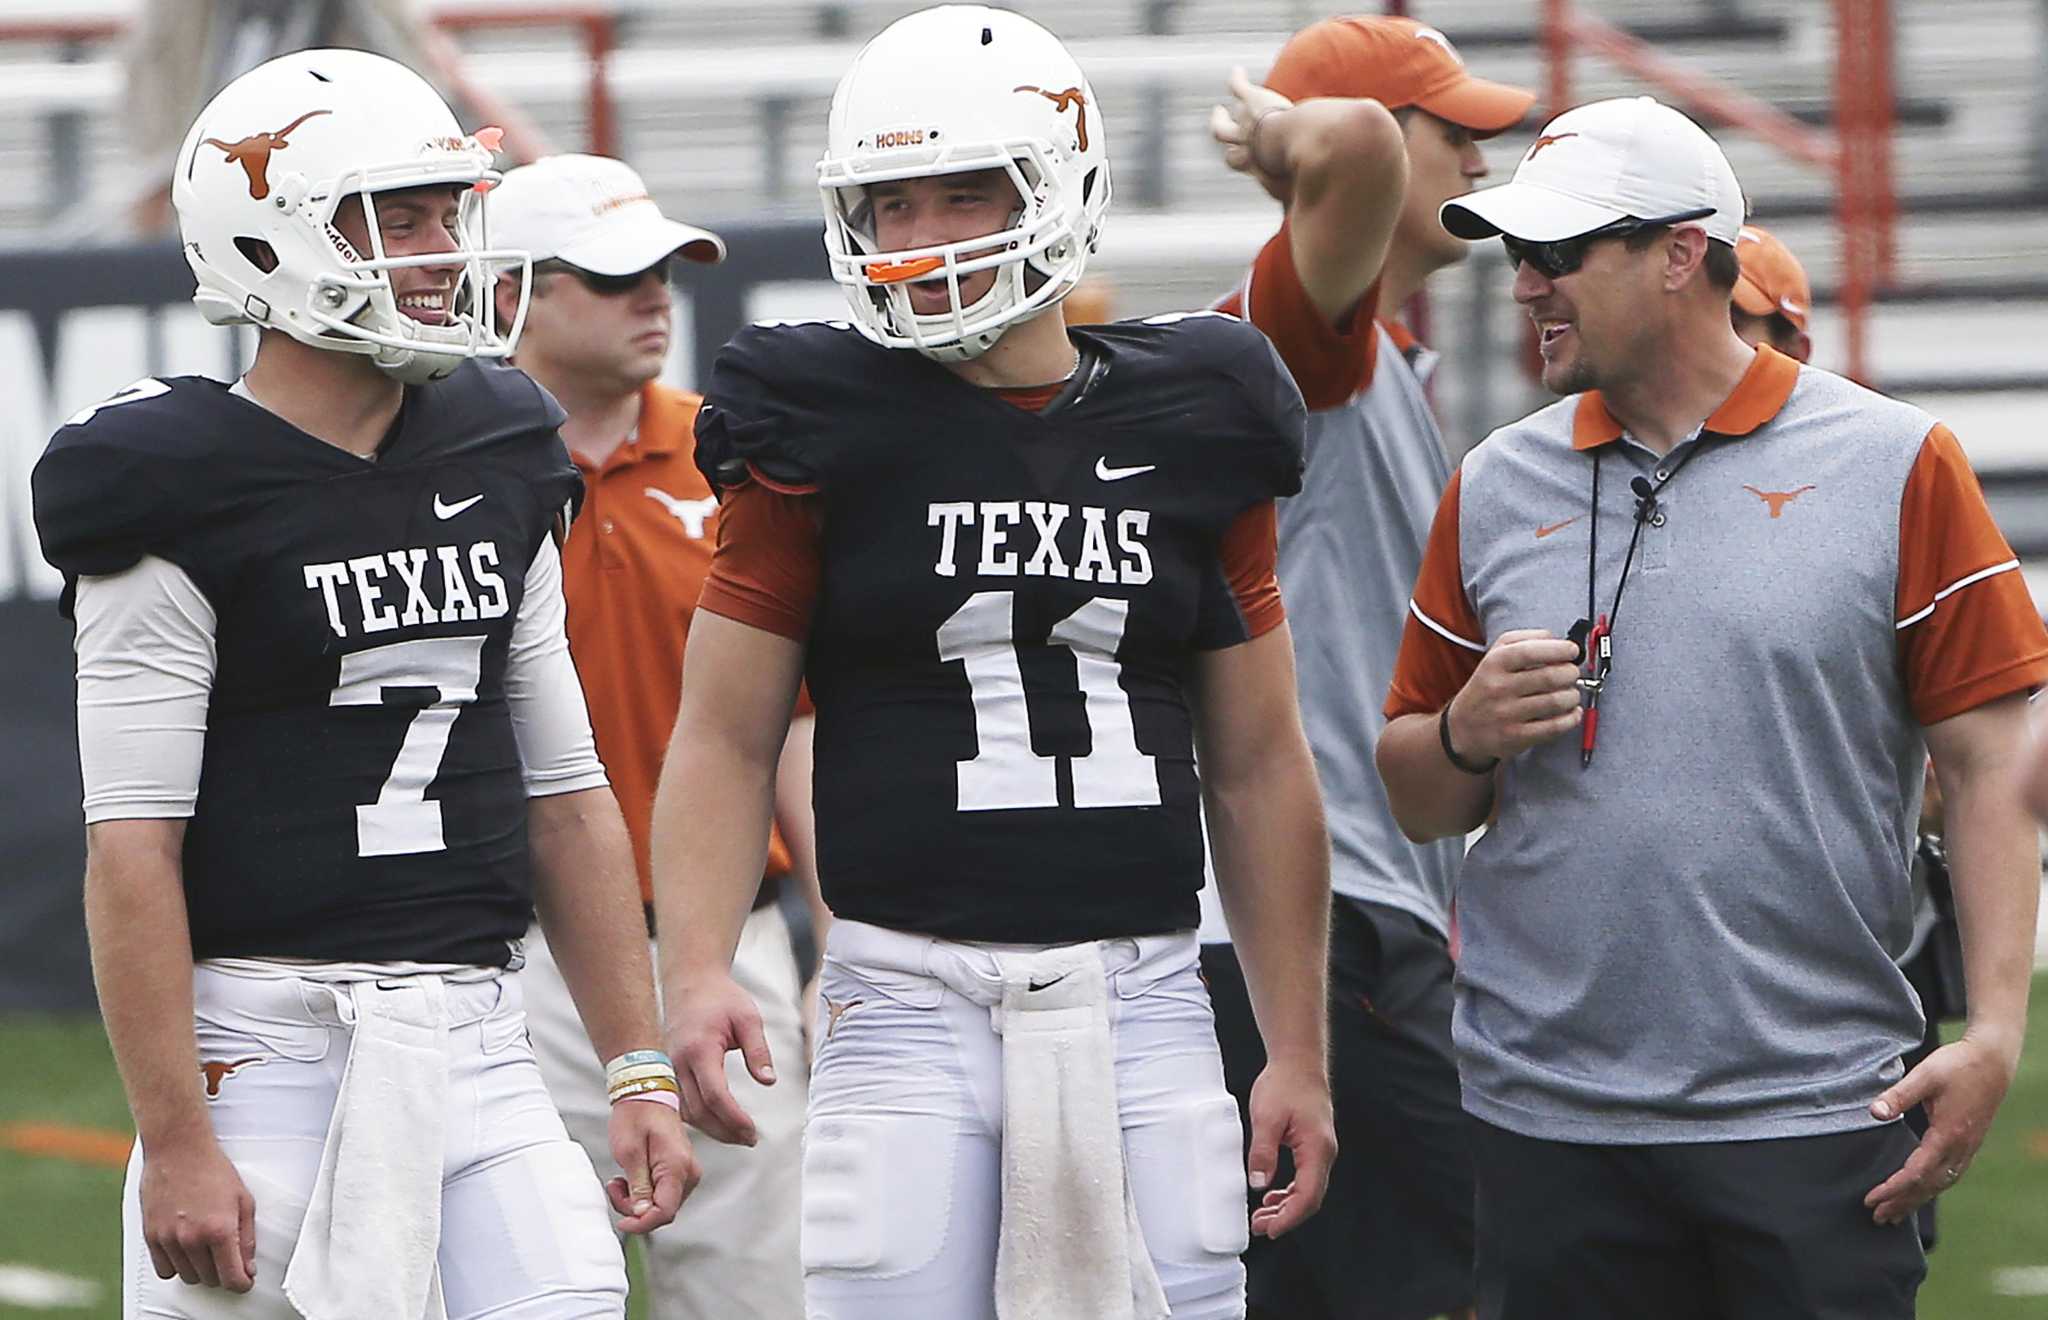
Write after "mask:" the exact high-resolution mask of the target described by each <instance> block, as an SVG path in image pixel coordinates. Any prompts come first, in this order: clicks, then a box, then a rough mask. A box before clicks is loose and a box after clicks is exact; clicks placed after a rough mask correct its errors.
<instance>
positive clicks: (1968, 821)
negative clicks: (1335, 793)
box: [1379, 98, 2048, 1320]
mask: <svg viewBox="0 0 2048 1320" xmlns="http://www.w3.org/2000/svg"><path fill="white" fill-rule="evenodd" d="M1743 210H1744V207H1743V199H1742V193H1741V190H1740V188H1739V187H1738V186H1737V184H1736V180H1735V176H1734V173H1733V171H1732V170H1730V168H1729V166H1728V162H1727V160H1726V159H1725V158H1724V157H1723V156H1722V154H1721V151H1720V149H1719V148H1718V147H1717V146H1715V145H1714V143H1713V141H1712V139H1710V138H1709V137H1708V136H1707V135H1706V134H1705V133H1703V132H1701V131H1700V129H1699V128H1698V127H1697V126H1696V125H1694V124H1693V123H1692V122H1691V121H1690V120H1688V119H1686V118H1685V117H1684V116H1682V115H1680V114H1678V113H1677V112H1676V111H1673V110H1670V109H1668V108H1667V107H1665V106H1662V105H1659V104H1657V103H1656V102H1654V101H1652V100H1649V99H1648V98H1637V99H1634V100H1623V101H1604V102H1600V103H1597V104H1594V105H1589V106H1584V107H1581V108H1580V109H1577V110H1573V111H1571V112H1569V113H1567V114H1565V115H1562V116H1560V117H1559V118H1558V119H1556V120H1553V121H1552V122H1551V123H1550V124H1549V125H1548V126H1546V128H1545V129H1544V132H1543V133H1542V135H1540V136H1539V137H1538V138H1537V139H1536V142H1535V144H1534V145H1533V146H1532V147H1531V148H1530V150H1529V153H1528V155H1527V156H1525V157H1524V158H1523V161H1522V163H1521V165H1520V167H1519V168H1518V169H1517V170H1516V172H1515V178H1514V180H1513V181H1512V182H1511V183H1509V184H1507V185H1505V186H1503V187H1499V188H1493V189H1488V190H1485V191H1482V192H1478V193H1474V194H1472V195H1470V196H1468V197H1466V198H1464V199H1462V200H1459V201H1454V202H1452V203H1450V204H1448V205H1447V206H1446V207H1445V208H1444V213H1443V215H1444V223H1445V226H1446V227H1447V228H1449V229H1450V230H1451V231H1452V232H1453V233H1457V234H1459V235H1461V236H1463V237H1467V238H1475V239H1476V238H1484V237H1489V236H1494V235H1498V236H1500V237H1502V238H1503V240H1504V241H1505V242H1506V245H1507V248H1508V252H1509V256H1510V259H1511V260H1512V261H1513V263H1514V264H1515V267H1516V272H1517V273H1516V279H1515V298H1516V300H1517V301H1518V302H1519V303H1521V304H1522V305H1523V306H1525V307H1526V308H1527V309H1528V310H1529V313H1530V316H1531V318H1532V319H1533V320H1534V321H1535V323H1536V325H1537V327H1538V330H1539V332H1540V335H1541V348H1542V357H1543V382H1544V384H1545V385H1546V386H1547V387H1548V388H1550V389H1552V390H1554V391H1556V392H1557V393H1559V394H1562V395H1567V396H1568V397H1566V398H1564V399H1563V400H1561V401H1560V402H1558V403H1556V404H1553V405H1551V406H1550V407H1548V408H1545V409H1543V410H1542V411H1540V412H1537V413H1535V414H1533V415H1531V416H1530V417H1527V418H1525V419H1523V420H1522V421H1520V422H1517V423H1515V424H1514V425H1512V426H1508V427H1504V428H1502V429H1501V430H1500V431H1497V432H1496V433H1494V434H1493V435H1492V436H1490V437H1488V438H1487V440H1486V441H1485V442H1484V443H1483V444H1481V445H1480V446H1479V447H1478V448H1477V449H1475V450H1473V451H1472V453H1470V454H1469V455H1467V456H1466V458H1465V460H1464V462H1463V463H1462V464H1461V465H1460V468H1459V471H1458V472H1457V474H1456V475H1455V476H1454V477H1453V479H1452V482H1451V484H1450V486H1449V488H1448V489H1447V490H1446V492H1445V495H1444V499H1443V502H1442V505H1441V506H1440V508H1439V509H1438V512H1437V517H1436V522H1435V524H1434V526H1433V527H1432V529H1431V532H1430V542H1429V546H1428V549H1427V551H1426V552H1425V554H1424V558H1423V566H1422V571H1421V574H1420V576H1419V578H1418V580H1417V583H1416V588H1415V594H1414V598H1413V601H1412V602H1411V606H1410V618H1409V622H1408V627H1407V633H1406V635H1405V637H1404V638H1403V642H1402V649H1401V655H1400V658H1399V660H1398V662H1397V664H1396V667H1395V673H1394V682H1393V686H1392V691H1391V693H1390V696H1389V699H1388V705H1387V714H1388V716H1389V719H1390V723H1389V725H1388V727H1387V730H1386V732H1385V734H1384V735H1383V736H1382V738H1381V740H1380V745H1379V765H1380V770H1381V773H1382V774H1383V776H1384V777H1385V779H1386V782H1387V787H1388V793H1389V796H1390V798H1391V800H1392V802H1393V805H1394V811H1395V814H1396V815H1397V816H1398V817H1399V819H1400V820H1401V823H1402V826H1403V828H1405V829H1406V830H1408V831H1409V833H1410V834H1411V835H1413V836H1415V837H1418V838H1430V837H1442V836H1447V835H1454V834H1461V833H1463V832H1465V831H1467V830H1469V829H1471V828H1473V827H1474V826H1476V825H1478V824H1479V823H1480V822H1482V821H1483V820H1485V819H1486V818H1487V816H1488V813H1489V811H1492V812H1494V813H1495V817H1494V821H1493V825H1492V827H1491V828H1490V829H1489V831H1488V832H1487V834H1486V836H1485V838H1484V839H1483V840H1482V841H1481V842H1480V843H1479V844H1478V845H1477V846H1476V847H1475V848H1474V849H1473V851H1472V853H1471V855H1470V856H1469V857H1468V859H1467V862H1466V867H1465V870H1464V874H1463V877H1462V879H1461V882H1460V887H1459V911H1460V914H1461V918H1462V929H1463V934H1464V949H1463V959H1462V961H1461V962H1460V964H1459V977H1458V1002H1457V1011H1456V1018H1455V1026H1454V1035H1455V1039H1456V1043H1457V1048H1458V1054H1459V1065H1460V1071H1461V1075H1462V1080H1463V1085H1464V1101H1465V1107H1466V1109H1467V1110H1468V1111H1469V1112H1471V1113H1472V1114H1473V1115H1474V1116H1475V1117H1477V1118H1478V1119H1479V1120H1480V1122H1479V1123H1478V1124H1477V1125H1476V1126H1477V1128H1478V1130H1479V1133H1480V1135H1479V1137H1478V1142H1479V1144H1478V1158H1477V1167H1478V1233H1479V1244H1478V1254H1479V1264H1478V1274H1479V1295H1480V1311H1481V1314H1482V1315H1484V1316H1489V1317H1507V1318H1508V1320H1573V1318H1574V1317H1616V1318H1617V1320H1618V1318H1619V1317H1629V1318H1630V1320H1635V1318H1636V1317H1641V1316H1658V1317H1669V1316H1686V1317H1708V1316H1717V1317H1718V1316H1725V1317H1730V1318H1731V1320H1733V1318H1734V1317H1741V1318H1742V1320H1750V1318H1751V1317H1759V1316H1771V1317H1777V1316H1788V1317H1789V1316H1802V1317H1803V1316H1814V1317H1822V1316H1825V1317H1843V1318H1844V1320H1847V1318H1849V1317H1855V1318H1856V1320H1872V1318H1873V1317H1905V1316H1910V1315H1911V1314H1912V1313H1913V1295H1914V1292H1915V1290H1916V1289H1917V1288H1918V1286H1919V1282H1920V1279H1921V1277H1922V1275H1923V1273H1924V1271H1925V1265H1924V1262H1923V1260H1922V1258H1921V1255H1920V1245H1919V1241H1918V1238H1917V1236H1916V1235H1915V1233H1914V1230H1913V1227H1912V1224H1911V1221H1910V1213H1911V1211H1912V1210H1913V1208H1914V1207H1915V1206H1916V1205H1918V1204H1919V1203H1921V1202H1922V1201H1924V1200H1925V1199H1926V1198H1927V1197H1929V1196H1931V1195H1933V1194H1934V1192H1936V1191H1937V1190H1939V1189H1941V1188H1943V1187H1945V1186H1947V1185H1949V1184H1950V1183H1953V1182H1954V1181H1955V1180H1956V1179H1957V1178H1959V1177H1960V1176H1961V1175H1962V1172H1963V1170H1964V1169H1965V1168H1966V1167H1967V1166H1968V1163H1969V1160H1970V1158H1971V1156H1972V1155H1973V1154H1974V1153H1975V1151H1976V1148H1977V1145H1978V1143H1979V1142H1980V1141H1981V1140H1982V1138H1983V1134H1984V1130H1985V1128H1986V1127H1987V1126H1988V1124H1989V1123H1990V1120H1991V1117H1992V1115H1993V1113H1994V1112H1995V1111H1996V1109H1997V1107H1998V1104H1999V1101H2000V1100H2001V1099H2002V1098H2003V1097H2004V1094H2005V1090H2006V1088H2007V1086H2008V1085H2009V1083H2010V1081H2011V1078H2012V1075H2013V1072H2014V1070H2015V1068H2016V1067H2017V1064H2018V1055H2019V1046H2020V1038H2021V1035H2022V1032H2023V1029H2024V1025H2025V1017H2026V994H2027V985H2028V976H2029V971H2030V967H2031V954H2032V947H2031V946H2032V932H2033V929H2034V918H2035V911H2034V909H2035V903H2036V899H2037V891H2038V867H2037V864H2036V856H2035V848H2034V835H2033V831H2032V827H2031V825H2030V823H2029V822H2028V820H2027V819H2026V817H2025V814H2024V812H2023V811H2022V809H2021V807H2020V804H2019V800H2018V794H2017V785H2016V779H2017V776H2016V774H2015V768H2016V763H2017V759H2018V757H2019V755H2020V751H2021V746H2020V744H2021V739H2022V737H2023V729H2024V720H2023V718H2022V713H2023V706H2024V701H2025V694H2026V693H2027V691H2028V690H2029V689H2030V688H2032V687H2034V686H2036V685H2039V684H2041V683H2042V682H2044V681H2048V634H2044V632H2043V630H2042V627H2041V623H2040V620H2039V618H2038V616H2037V615H2036V613H2035V611H2034V607H2033V603H2032V602H2031V601H2030V600H2029V599H2028V596H2027V591H2026V586H2025V584H2024V582H2023V581H2022V579H2021V577H2020V574H2019V572H2018V564H2017V562H2016V561H2015V560H2014V558H2013V555H2012V552H2011V550H2010V549H2009V548H2008V547H2007V546H2006V544H2005V541H2004V539H2003V538H2002V537H2001V536H2000V535H1999V533H1998V531H1997V529H1996V527H1995V526H1993V525H1992V522H1991V518H1990V514H1989V512H1988V511H1987V510H1986V509H1985V506H1984V501H1983V496H1982V494H1981V492H1980V491H1979V490H1978V487H1977V483H1976V479H1975V477H1974V476H1973V475H1972V474H1971V472H1970V469H1969V465H1968V463H1967V462H1966V461H1965V460H1964V458H1963V455H1962V451H1961V449H1960V447H1959V446H1958V445H1957V443H1956V440H1955V437H1954V436H1953V435H1951V434H1950V433H1949V431H1948V429H1947V428H1946V427H1944V426H1942V425H1940V424H1939V423H1938V422H1936V421H1935V420H1934V419H1933V418H1932V417H1929V416H1928V415H1926V414H1925V413H1923V412H1921V411H1919V410H1918V409H1916V408H1913V407H1911V406H1909V405H1907V404H1904V403H1900V402H1897V401H1895V400H1891V399H1886V398H1884V397H1882V396H1879V395H1876V394H1873V393H1871V392H1869V391H1867V390H1864V389H1861V388H1859V387H1857V386H1855V385H1853V384H1851V383H1850V382H1848V381H1846V380H1843V379H1842V378H1840V377H1838V376H1834V375H1831V374H1829V373H1827V372H1824V371H1820V370H1817V369H1814V368H1811V367H1801V366H1800V365H1799V364H1798V363H1796V362H1794V361H1792V360H1791V359H1789V358H1786V357H1784V356H1782V355H1780V354H1779V353H1777V352H1775V351H1774V350H1772V349H1770V348H1768V347H1766V348H1760V349H1751V348H1750V347H1749V346H1748V345H1746V344H1744V343H1743V342H1742V341H1741V340H1740V339H1738V338H1737V337H1736V336H1735V333H1734V331H1733V330H1732V328H1731V327H1730V324H1729V312H1728V305H1729V296H1730V291H1731V289H1732V288H1733V286H1734V283H1735V278H1736V269H1737V266H1736V259H1735V253H1734V250H1733V244H1734V242H1735V238H1736V233H1737V230H1738V229H1739V227H1740V225H1741V223H1742V220H1743ZM1574 620H1577V622H1576V623H1574ZM1582 653H1583V664H1582V663H1581V655H1582ZM1928 751H1931V752H1932V754H1933V759H1934V766H1935V772H1936V776H1937V778H1938V779H1939V780H1940V783H1941V786H1942V790H1943V793H1944V796H1945V798H1946V800H1947V803H1948V823H1949V841H1950V844H1951V854H1950V855H1951V858H1952V860H1953V863H1954V879H1955V892H1956V901H1957V907H1958V911H1959V915H1960V919H1961V925H1962V932H1963V939H1964V948H1965V958H1964V961H1965V965H1966V973H1967V978H1968V982H1969V1000H1970V1019H1969V1025H1968V1028H1967V1030H1966V1032H1965V1034H1964V1037H1963V1039H1962V1040H1960V1041H1958V1042H1956V1043H1954V1044H1951V1045H1948V1046H1946V1047H1944V1048H1943V1049H1940V1050H1938V1051H1936V1052H1935V1053H1934V1054H1933V1055H1932V1056H1930V1057H1929V1058H1928V1059H1927V1060H1926V1061H1925V1062H1924V1063H1922V1064H1920V1065H1919V1066H1918V1067H1917V1068H1915V1069H1914V1070H1913V1072H1912V1073H1911V1074H1909V1075H1906V1076H1905V1077H1903V1078H1902V1077H1901V1072H1902V1066H1901V1064H1900V1055H1901V1054H1902V1053H1903V1052H1905V1051H1906V1050H1909V1049H1911V1048H1912V1047H1913V1045H1914V1044H1915V1043H1916V1042H1917V1041H1918V1040H1919V1038H1920V1032H1921V1013H1920V1006H1919V1003H1918V1001H1917V999H1916V998H1915V996H1914V994H1913V991H1912V989H1911V987H1910V986H1909V985H1908V984H1907V983H1906V980H1905V978H1904V977H1903V976H1902V975H1901V974H1900V972H1899V970H1898V968H1897V967H1896V966H1895V965H1894V961H1893V958H1894V956H1895V955H1896V954H1897V953H1899V952H1900V951H1901V950H1902V949H1903V947H1904V945H1905V942H1906V940H1907V939H1908V938H1909V936H1910V934H1911V917H1912V903H1911V898H1910V894H1909V891H1908V885H1907V876H1908V863H1909V858H1910V856H1911V851H1912V846H1913V821H1914V818H1915V815H1916V812H1917V810H1918V806H1919V796H1920V784H1921V767H1922V757H1923V755H1924V754H1925V753H1926V752H1928ZM1919 1101H1926V1102H1927V1104H1928V1109H1929V1112H1930V1115H1931V1117H1932V1126H1931V1127H1930V1129H1929V1131H1928V1133H1927V1135H1926V1137H1925V1139H1924V1140H1923V1141H1922V1142H1920V1144H1919V1146H1918V1148H1917V1150H1916V1149H1915V1142H1914V1138H1913V1136H1912V1134H1911V1133H1910V1132H1908V1131H1907V1130H1906V1129H1905V1128H1904V1126H1903V1125H1902V1124H1900V1123H1898V1122H1897V1121H1895V1120H1896V1119H1897V1116H1898V1115H1899V1114H1900V1113H1901V1112H1902V1111H1904V1110H1905V1109H1907V1108H1908V1107H1910V1106H1911V1105H1912V1104H1914V1103H1916V1102H1919ZM1561 1189H1568V1190H1566V1191H1565V1193H1564V1194H1562V1195H1560V1190H1561Z"/></svg>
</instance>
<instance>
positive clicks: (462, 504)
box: [434, 494, 483, 522]
mask: <svg viewBox="0 0 2048 1320" xmlns="http://www.w3.org/2000/svg"><path fill="white" fill-rule="evenodd" d="M482 498H483V496H482V495H481V494H478V495H472V496H470V497H469V498H468V499H466V500H458V501H456V502H455V503H453V504H443V503H442V502H441V497H440V495H439V494H436V495H435V496H434V516H435V517H436V518H439V519H440V520H441V521H442V522H447V521H448V520H449V519H450V518H453V517H454V516H455V515H456V514H458V513H461V512H462V511H463V510H464V509H466V508H468V507H469V506H470V505H472V504H475V503H476V502H477V501H478V500H481V499H482Z"/></svg>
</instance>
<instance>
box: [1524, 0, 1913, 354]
mask: <svg viewBox="0 0 2048 1320" xmlns="http://www.w3.org/2000/svg"><path fill="white" fill-rule="evenodd" d="M1835 42H1836V61H1835V85H1834V104H1835V131H1834V132H1833V133H1823V132H1820V131H1818V130H1815V129H1812V128H1809V127H1807V126H1806V125H1804V124H1802V123H1800V122H1799V121H1798V120H1796V119H1793V118H1792V117H1791V116H1789V115H1787V114H1785V113H1784V112H1783V111H1781V110H1779V109H1777V108H1776V107H1774V106H1771V105H1768V104H1766V103H1764V102H1763V101H1760V100H1758V99H1757V98H1755V97H1753V96H1750V95H1748V94H1747V93H1745V92H1741V91H1738V90H1736V89H1734V88H1732V87H1728V86H1725V85H1723V84H1721V83H1719V82H1716V81H1715V80H1714V79H1712V78H1709V77H1706V76H1705V75H1703V74H1700V73H1697V72H1695V71H1693V70H1691V69H1688V68H1685V67H1684V66H1683V65H1680V64H1678V63H1676V62H1675V61H1673V60H1671V59H1669V58H1667V57H1666V56H1664V55H1662V54H1660V53H1659V52H1658V51H1657V50H1656V49H1655V48H1654V47H1652V46H1650V45H1648V44H1647V43H1645V42H1643V41H1641V40H1639V39H1637V38H1635V37H1632V36H1630V35H1629V34H1628V33H1626V32H1623V31H1622V30H1621V29H1619V28H1617V27H1615V26H1614V25H1613V24H1611V23H1608V22H1606V21H1604V20H1602V19H1599V18H1596V17H1594V16H1593V15H1591V14H1588V13H1586V12H1584V11H1583V10H1581V9H1579V8H1578V6H1577V5H1575V4H1573V3H1572V0H1543V44H1544V53H1545V56H1546V64H1547V66H1548V76H1547V88H1546V95H1547V97H1548V101H1549V109H1550V113H1552V114H1557V113H1559V112H1560V111H1562V110H1565V109H1567V108H1568V107H1569V106H1570V105H1571V104H1572V77H1571V65H1572V58H1573V56H1574V55H1575V54H1576V53H1577V52H1578V51H1580V50H1587V51H1591V52H1593V53H1595V54H1598V55H1601V56H1604V57H1605V58H1606V59H1607V60H1609V61H1610V62H1611V63H1613V64H1615V65H1617V66H1618V67H1620V68H1622V69H1625V70H1627V71H1628V72H1629V73H1632V74H1634V75H1635V76H1636V77H1638V78H1640V79H1642V80H1643V81H1644V82H1646V83H1649V84H1650V85H1651V86H1653V87H1656V88H1657V89H1659V90H1660V91H1661V92H1663V93H1664V94H1665V95H1666V96H1667V97H1669V98H1670V99H1672V100H1675V101H1677V102H1679V103H1680V104H1682V105H1684V106H1686V107H1687V108H1688V109H1690V110H1692V111H1694V112H1695V113H1697V114H1699V115H1702V116H1704V117H1706V118H1708V119H1711V120H1713V121H1715V122H1717V123H1720V124H1726V125H1728V126H1731V127H1734V128H1740V129H1743V130H1745V131H1747V132H1749V133H1751V134H1753V135H1754V136H1756V137H1757V138H1758V139H1759V140H1761V141H1763V142H1765V143H1767V144H1769V145H1770V146H1772V147H1774V148H1776V149H1777V150H1778V151H1780V152H1782V153H1783V154H1785V155H1787V156H1790V157H1792V158H1793V159H1794V160H1803V161H1806V162H1807V163H1809V164H1813V165H1818V166H1820V167H1821V168H1822V169H1825V170H1827V171H1828V172H1829V173H1830V174H1832V175H1833V176H1834V180H1835V215H1836V222H1837V224H1838V225H1839V227H1840V231H1841V236H1842V300H1841V312H1842V319H1843V323H1844V327H1845V330H1846V334H1847V340H1848V345H1847V347H1848V362H1847V368H1848V374H1849V376H1850V377H1852V378H1853V379H1856V380H1859V381H1867V380H1868V377H1869V372H1868V361H1869V356H1868V322H1869V310H1870V302H1871V299H1872V298H1873V297H1874V296H1875V294H1876V292H1877V290H1878V289H1879V288H1881V287H1882V286H1883V285H1884V284H1885V283H1886V282H1888V281H1889V280H1890V279H1891V275H1892V262H1893V252H1894V240H1893V231H1894V229H1895V227H1896V223H1897V217H1898V205H1897V199H1896V194H1895V192H1894V190H1893V184H1892V169H1891V135H1892V80H1891V63H1892V61H1891V7H1890V3H1889V0H1835Z"/></svg>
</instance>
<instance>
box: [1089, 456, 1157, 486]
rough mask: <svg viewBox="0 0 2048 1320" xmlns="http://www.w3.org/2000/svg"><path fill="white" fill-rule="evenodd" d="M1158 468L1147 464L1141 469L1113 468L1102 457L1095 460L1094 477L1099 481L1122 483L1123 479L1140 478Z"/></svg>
mask: <svg viewBox="0 0 2048 1320" xmlns="http://www.w3.org/2000/svg"><path fill="white" fill-rule="evenodd" d="M1158 466H1159V465H1158V464H1157V463H1147V464H1145V466H1143V467H1127V468H1113V467H1111V466H1110V465H1109V459H1108V458H1107V457H1104V458H1098V459H1096V460H1095V476H1096V479H1097V480H1100V481H1122V480H1123V479H1124V478H1125V477H1142V476H1144V475H1145V474H1146V473H1147V472H1150V471H1152V469H1154V468H1156V467H1158Z"/></svg>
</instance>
